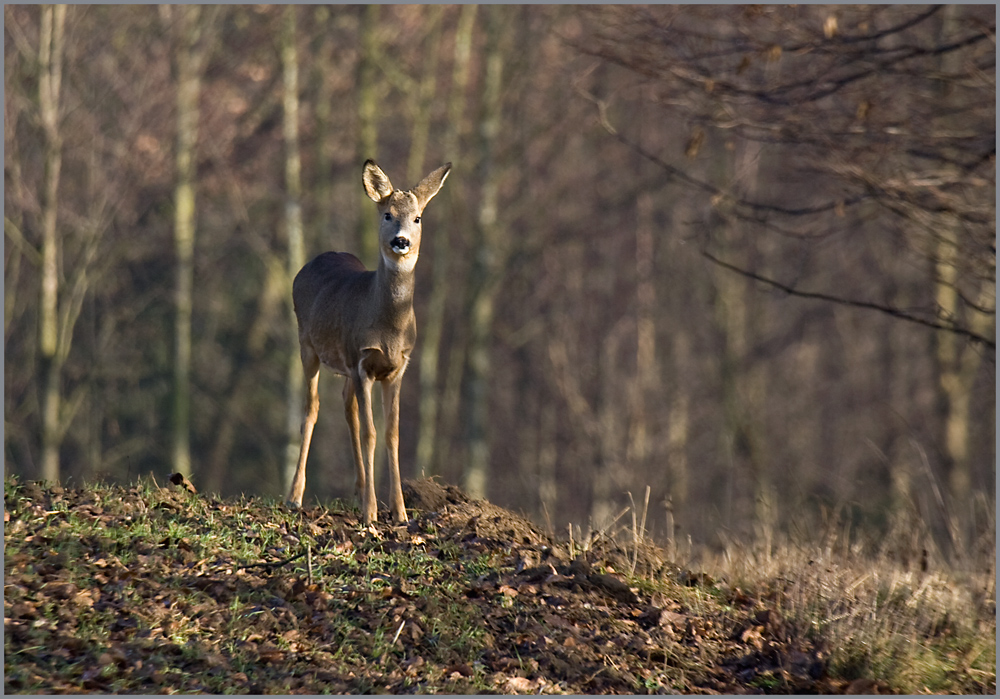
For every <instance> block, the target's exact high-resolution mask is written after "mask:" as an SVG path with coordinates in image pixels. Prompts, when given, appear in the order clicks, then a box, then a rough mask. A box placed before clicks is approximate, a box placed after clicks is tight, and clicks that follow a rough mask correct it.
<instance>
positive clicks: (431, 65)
mask: <svg viewBox="0 0 1000 699" xmlns="http://www.w3.org/2000/svg"><path fill="white" fill-rule="evenodd" d="M427 11H428V13H429V14H430V18H429V19H428V20H427V21H428V22H429V23H430V25H431V29H430V31H429V32H428V34H427V39H426V41H425V43H424V52H425V53H424V72H423V76H421V79H420V83H419V84H417V86H416V89H415V90H414V91H413V95H412V98H413V101H414V104H415V109H414V110H413V114H414V116H413V128H412V129H411V131H410V157H409V160H408V161H407V165H406V181H407V183H408V184H407V186H410V185H412V184H415V183H417V182H418V181H419V180H420V177H421V175H423V173H424V161H425V160H426V159H427V139H428V137H429V135H430V130H431V105H432V104H433V103H434V88H435V85H436V83H437V69H438V62H439V58H440V56H441V51H440V49H439V46H440V44H441V18H442V17H443V16H444V7H443V6H442V5H433V6H431V7H429V8H427Z"/></svg>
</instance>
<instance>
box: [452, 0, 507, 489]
mask: <svg viewBox="0 0 1000 699" xmlns="http://www.w3.org/2000/svg"><path fill="white" fill-rule="evenodd" d="M508 12H509V9H508V8H505V7H502V6H491V7H490V8H489V19H488V23H487V38H486V44H487V47H486V75H485V77H484V84H483V93H482V94H483V98H482V99H483V102H482V119H481V121H480V124H479V133H480V141H479V148H480V161H479V162H480V178H479V179H480V183H481V187H482V190H481V193H480V202H479V209H478V212H477V216H476V226H475V227H474V239H473V241H472V250H473V254H474V255H475V259H474V261H473V266H472V273H471V275H470V278H469V283H470V289H469V291H470V294H469V299H470V302H469V313H468V327H469V347H468V355H467V362H468V363H467V371H468V378H467V383H466V389H467V399H468V400H467V406H468V408H467V418H466V420H467V421H466V439H467V442H468V445H469V456H468V461H467V462H466V466H465V473H464V477H463V484H464V487H465V490H466V492H467V493H468V494H469V495H470V496H472V497H474V498H481V497H485V496H486V485H487V480H488V472H489V457H490V447H489V433H488V428H487V425H488V423H489V395H488V387H489V370H490V348H489V341H490V331H491V330H492V327H493V312H494V301H495V294H496V290H497V284H498V282H499V278H500V275H501V273H502V269H503V257H504V251H503V249H502V241H501V240H500V235H501V230H500V226H499V225H498V222H497V191H498V185H499V179H500V178H499V170H498V168H497V165H496V148H497V140H498V136H499V134H500V109H501V99H500V96H501V87H502V81H503V62H504V51H503V46H502V41H503V38H504V36H505V35H506V33H507V25H508V23H507V22H506V21H505V20H506V15H507V13H508Z"/></svg>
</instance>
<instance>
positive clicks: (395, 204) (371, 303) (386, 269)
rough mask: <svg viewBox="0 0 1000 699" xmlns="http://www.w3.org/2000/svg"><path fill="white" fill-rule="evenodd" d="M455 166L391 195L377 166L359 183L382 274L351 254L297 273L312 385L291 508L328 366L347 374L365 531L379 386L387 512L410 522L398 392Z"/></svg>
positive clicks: (302, 481) (328, 255) (301, 485)
mask: <svg viewBox="0 0 1000 699" xmlns="http://www.w3.org/2000/svg"><path fill="white" fill-rule="evenodd" d="M450 170H451V163H448V164H446V165H442V166H441V167H439V168H438V169H437V170H435V171H434V172H432V173H431V174H429V175H427V177H425V178H424V179H423V180H421V182H420V184H418V185H417V186H416V187H414V188H413V189H412V190H411V191H407V192H400V191H397V190H394V189H393V188H392V183H391V182H389V178H388V177H386V175H385V173H384V172H382V170H381V169H380V168H379V166H378V165H376V164H375V163H374V161H372V160H368V161H366V162H365V167H364V171H363V173H362V176H361V181H362V183H363V184H364V187H365V193H366V194H368V196H369V197H370V198H371V200H372V201H374V202H375V204H376V206H377V207H378V216H379V231H378V249H379V262H378V268H377V269H376V270H375V271H369V270H366V269H365V266H364V265H363V264H362V263H361V260H359V259H358V258H357V257H355V256H354V255H351V254H350V253H346V252H324V253H323V254H322V255H319V256H317V257H316V258H314V259H313V260H312V261H311V262H309V263H308V264H306V266H305V267H303V268H302V269H301V271H299V273H298V274H297V275H295V282H294V283H293V285H292V300H293V302H294V304H295V317H296V319H297V320H298V325H299V352H300V354H301V356H302V368H303V370H304V371H305V375H306V381H307V383H308V384H309V389H308V396H307V398H306V415H305V420H304V421H303V423H302V450H301V451H300V452H299V464H298V468H297V469H296V470H295V478H294V479H293V480H292V487H291V490H290V491H289V492H288V501H287V502H288V505H290V506H292V507H301V506H302V494H303V491H304V490H305V487H306V459H307V458H308V456H309V443H310V442H311V441H312V434H313V428H314V427H315V426H316V418H317V417H318V416H319V367H320V363H321V362H322V363H323V364H325V365H326V366H328V367H329V368H331V369H333V370H334V371H335V372H337V373H338V374H342V375H343V376H346V377H347V382H346V383H345V385H344V407H345V409H346V412H347V424H348V426H349V427H350V431H351V443H352V446H353V448H354V465H355V468H356V473H357V478H356V480H355V483H354V485H355V490H356V492H357V494H358V497H359V498H360V500H361V515H362V518H363V520H364V522H365V524H369V523H371V522H373V521H375V519H376V516H377V509H378V506H377V504H376V502H375V421H374V420H373V418H372V384H374V383H375V382H376V381H379V382H380V383H381V384H382V403H383V408H384V410H385V431H386V439H385V446H386V451H387V452H388V458H389V478H390V481H391V482H390V484H389V489H390V499H391V503H390V507H391V509H392V516H393V518H394V519H395V520H396V521H397V522H405V521H406V509H405V507H404V505H403V490H402V487H401V486H400V481H399V388H400V384H401V383H402V379H403V372H404V371H406V365H407V364H408V363H409V361H410V352H411V351H412V350H413V343H414V341H415V340H416V337H417V323H416V319H415V317H414V314H413V288H414V275H413V269H414V267H415V266H416V264H417V256H418V254H419V252H420V215H421V214H422V213H423V210H424V207H425V206H427V202H429V201H430V200H431V199H432V198H433V197H434V195H435V194H437V193H438V192H439V191H440V190H441V186H442V185H443V184H444V181H445V178H446V177H448V172H449V171H450Z"/></svg>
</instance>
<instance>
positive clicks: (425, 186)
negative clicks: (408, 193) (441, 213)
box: [413, 163, 451, 211]
mask: <svg viewBox="0 0 1000 699" xmlns="http://www.w3.org/2000/svg"><path fill="white" fill-rule="evenodd" d="M450 171H451V163H445V164H444V165H442V166H441V167H439V168H438V169H437V170H435V171H434V172H432V173H431V174H429V175H427V177H425V178H424V179H422V180H420V184H418V185H417V186H416V187H414V188H413V196H415V197H416V198H417V204H418V205H419V206H420V210H421V211H423V209H424V207H425V206H427V202H429V201H430V200H431V199H433V198H434V195H435V194H437V193H438V192H440V191H441V185H443V184H444V181H445V179H447V177H448V173H449V172H450Z"/></svg>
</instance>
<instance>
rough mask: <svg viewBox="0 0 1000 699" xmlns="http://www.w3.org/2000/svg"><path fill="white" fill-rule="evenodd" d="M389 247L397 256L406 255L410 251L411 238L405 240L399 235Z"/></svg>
mask: <svg viewBox="0 0 1000 699" xmlns="http://www.w3.org/2000/svg"><path fill="white" fill-rule="evenodd" d="M389 247H391V248H392V251H393V252H394V253H396V254H397V255H405V254H406V253H407V252H409V251H410V240H409V238H404V237H403V236H401V235H397V236H396V237H395V238H393V239H392V241H391V242H390V243H389Z"/></svg>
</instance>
